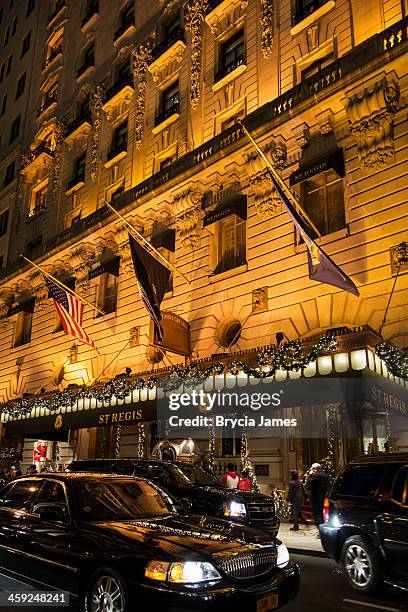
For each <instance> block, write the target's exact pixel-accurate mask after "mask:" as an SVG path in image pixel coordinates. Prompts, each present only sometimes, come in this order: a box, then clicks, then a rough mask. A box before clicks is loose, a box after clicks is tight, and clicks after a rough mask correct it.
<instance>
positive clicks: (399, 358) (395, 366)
mask: <svg viewBox="0 0 408 612" xmlns="http://www.w3.org/2000/svg"><path fill="white" fill-rule="evenodd" d="M375 353H376V355H377V356H378V357H379V358H380V359H382V360H383V361H384V362H385V365H386V366H387V368H388V371H389V372H391V374H393V375H394V376H397V377H398V378H408V354H406V353H403V352H402V351H401V350H400V349H399V348H397V347H396V346H392V345H391V344H389V343H388V342H381V343H380V344H377V346H376V347H375Z"/></svg>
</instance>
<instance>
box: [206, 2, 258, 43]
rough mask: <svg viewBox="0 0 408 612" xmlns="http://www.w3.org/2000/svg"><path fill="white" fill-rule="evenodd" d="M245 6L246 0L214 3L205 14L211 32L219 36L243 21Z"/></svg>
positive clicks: (246, 4)
mask: <svg viewBox="0 0 408 612" xmlns="http://www.w3.org/2000/svg"><path fill="white" fill-rule="evenodd" d="M198 3H200V0H198V2H197V4H198ZM202 4H204V3H202ZM206 4H207V3H206ZM247 6H248V0H224V1H223V2H220V3H218V4H216V5H215V6H214V8H213V9H212V10H211V11H210V12H208V13H207V14H206V16H205V21H206V23H207V24H208V25H209V27H210V30H211V32H212V34H214V35H215V36H217V37H218V36H221V35H222V34H225V33H226V32H227V31H228V30H229V29H233V28H235V27H238V26H239V25H240V24H241V23H243V22H244V19H245V10H246V7H247Z"/></svg>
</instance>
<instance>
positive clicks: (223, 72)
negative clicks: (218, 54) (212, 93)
mask: <svg viewBox="0 0 408 612" xmlns="http://www.w3.org/2000/svg"><path fill="white" fill-rule="evenodd" d="M244 64H245V55H244V54H242V55H239V56H238V57H237V58H235V60H234V61H233V62H231V63H230V64H227V65H226V66H223V67H222V68H221V69H220V70H218V72H216V73H215V77H214V82H217V81H220V80H221V79H223V78H224V77H225V76H227V74H230V73H231V72H233V71H234V70H236V69H237V68H238V67H239V66H243V65H244Z"/></svg>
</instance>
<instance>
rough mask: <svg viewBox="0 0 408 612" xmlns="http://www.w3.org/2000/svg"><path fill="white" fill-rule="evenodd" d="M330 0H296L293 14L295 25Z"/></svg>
mask: <svg viewBox="0 0 408 612" xmlns="http://www.w3.org/2000/svg"><path fill="white" fill-rule="evenodd" d="M327 2H328V0H295V14H294V15H293V19H292V22H293V25H296V24H297V23H299V22H300V21H302V20H303V19H306V17H308V16H309V15H311V14H312V13H314V12H315V11H317V9H319V8H320V7H321V6H323V5H324V4H326V3H327Z"/></svg>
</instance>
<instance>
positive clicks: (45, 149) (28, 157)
mask: <svg viewBox="0 0 408 612" xmlns="http://www.w3.org/2000/svg"><path fill="white" fill-rule="evenodd" d="M41 153H45V154H46V155H49V156H50V157H53V155H54V153H53V151H52V149H50V147H49V146H48V145H47V144H45V143H44V142H42V143H41V144H40V145H38V147H36V148H35V149H34V151H29V152H28V153H26V154H25V155H24V156H23V158H22V160H21V167H22V168H26V167H27V166H28V165H29V164H31V162H32V161H33V160H34V159H36V157H38V156H39V155H41Z"/></svg>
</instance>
